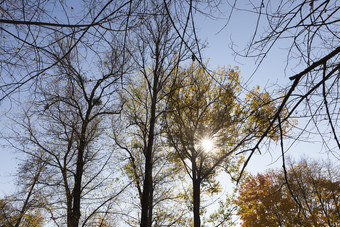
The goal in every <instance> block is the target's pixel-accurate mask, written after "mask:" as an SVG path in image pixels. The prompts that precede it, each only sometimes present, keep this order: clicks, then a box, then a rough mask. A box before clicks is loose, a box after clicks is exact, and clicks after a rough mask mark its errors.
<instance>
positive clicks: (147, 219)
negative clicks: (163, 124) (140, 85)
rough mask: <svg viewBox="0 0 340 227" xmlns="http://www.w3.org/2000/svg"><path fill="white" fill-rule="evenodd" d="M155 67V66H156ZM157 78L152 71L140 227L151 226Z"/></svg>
mask: <svg viewBox="0 0 340 227" xmlns="http://www.w3.org/2000/svg"><path fill="white" fill-rule="evenodd" d="M156 68H157V66H156ZM158 78H159V76H158V75H157V72H155V73H154V81H153V87H152V97H151V101H152V102H151V115H150V126H149V135H148V144H147V147H146V150H145V178H144V185H143V195H142V217H141V224H140V226H141V227H151V224H152V203H153V179H152V169H153V161H152V151H153V143H154V139H155V124H156V103H157V93H158V88H157V86H158Z"/></svg>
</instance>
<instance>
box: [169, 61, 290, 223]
mask: <svg viewBox="0 0 340 227" xmlns="http://www.w3.org/2000/svg"><path fill="white" fill-rule="evenodd" d="M239 74H240V72H239V70H238V68H237V67H236V68H228V69H225V68H219V69H217V70H216V72H215V73H211V74H208V73H207V72H206V71H205V70H204V68H203V67H201V66H200V65H198V64H195V63H193V64H192V65H191V66H190V67H189V68H181V67H180V68H179V71H178V77H177V80H176V83H175V84H174V86H173V87H174V88H173V90H172V91H171V92H170V93H171V95H169V96H168V102H167V107H166V108H167V114H166V115H164V116H165V117H164V122H165V123H164V124H165V130H166V132H167V136H168V141H169V144H170V146H172V147H173V148H174V149H175V151H176V155H177V159H178V161H179V162H181V163H182V164H183V165H184V167H185V170H186V172H187V174H188V175H189V176H190V179H191V181H192V203H193V214H194V226H195V227H196V226H197V227H199V226H201V220H200V207H201V202H200V197H201V191H202V187H203V186H208V185H210V188H209V187H205V188H208V189H209V190H208V191H211V192H216V191H218V184H217V182H215V180H214V176H216V173H217V172H218V170H219V169H220V168H221V167H223V168H224V169H225V170H227V171H228V172H230V173H231V174H232V175H234V176H235V172H236V173H237V171H238V168H235V167H236V166H239V165H238V164H239V161H238V159H239V158H240V156H241V155H239V156H236V155H235V154H236V152H239V151H240V148H241V147H242V148H244V146H245V145H247V144H249V143H251V141H252V140H253V139H254V138H256V137H257V135H258V134H259V133H261V132H262V131H263V129H264V128H265V126H266V124H268V121H267V119H270V117H271V114H272V112H273V111H274V110H275V109H276V105H275V101H273V100H271V98H270V96H269V94H268V93H261V92H260V91H259V90H258V89H255V90H253V91H252V92H250V93H249V94H247V96H246V97H247V98H246V100H245V103H246V105H244V103H242V102H241V99H240V96H241V95H240V92H241V84H240V78H239V77H240V75H239ZM284 128H285V131H286V130H287V129H288V125H285V127H284ZM277 133H278V131H277V130H276V131H274V130H273V131H271V133H270V135H271V136H270V138H272V139H277ZM241 157H242V156H241Z"/></svg>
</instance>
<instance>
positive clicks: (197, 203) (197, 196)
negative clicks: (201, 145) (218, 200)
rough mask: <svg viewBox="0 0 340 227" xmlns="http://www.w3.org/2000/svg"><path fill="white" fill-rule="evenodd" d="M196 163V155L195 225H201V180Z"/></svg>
mask: <svg viewBox="0 0 340 227" xmlns="http://www.w3.org/2000/svg"><path fill="white" fill-rule="evenodd" d="M197 173H198V170H197V165H196V156H195V155H193V158H192V187H193V198H192V199H193V209H194V227H200V226H201V219H200V203H201V182H200V179H199V176H198V174H197Z"/></svg>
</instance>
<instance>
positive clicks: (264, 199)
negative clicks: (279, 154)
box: [236, 160, 340, 226]
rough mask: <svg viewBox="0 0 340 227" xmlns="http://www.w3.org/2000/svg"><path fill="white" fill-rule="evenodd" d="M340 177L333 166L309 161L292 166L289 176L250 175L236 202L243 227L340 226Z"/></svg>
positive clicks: (272, 173) (274, 172)
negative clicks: (263, 226)
mask: <svg viewBox="0 0 340 227" xmlns="http://www.w3.org/2000/svg"><path fill="white" fill-rule="evenodd" d="M286 177H287V178H286ZM339 177H340V175H339V171H338V170H337V169H336V168H334V167H333V166H331V165H329V164H325V163H321V162H312V161H306V160H303V161H301V162H299V163H298V164H294V163H290V164H289V169H288V174H287V175H286V176H285V174H284V172H283V171H282V170H268V171H266V172H265V173H263V174H260V173H259V174H257V175H256V176H253V175H250V176H249V177H248V178H246V179H245V180H244V182H243V183H242V184H241V185H240V191H239V196H238V198H237V200H236V203H237V204H238V205H239V207H240V209H239V214H240V216H241V220H242V221H243V223H242V225H243V226H262V225H265V226H336V225H337V224H338V222H339V218H340V209H339V208H340V185H339ZM286 181H287V182H288V183H286Z"/></svg>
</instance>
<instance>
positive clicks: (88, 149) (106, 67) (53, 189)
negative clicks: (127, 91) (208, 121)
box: [13, 38, 127, 226]
mask: <svg viewBox="0 0 340 227" xmlns="http://www.w3.org/2000/svg"><path fill="white" fill-rule="evenodd" d="M72 45H73V39H72V38H69V39H62V40H59V41H58V42H57V43H56V46H55V47H54V51H55V52H54V57H55V58H57V59H56V62H58V60H59V58H61V57H62V56H66V55H67V54H65V52H68V50H69V49H70V48H71V47H72ZM115 48H116V49H112V50H110V52H108V55H107V61H106V62H99V63H98V64H99V65H102V72H97V73H98V74H97V75H96V74H92V75H88V74H87V73H88V72H83V70H82V67H81V64H82V62H81V60H80V58H79V53H78V52H77V51H76V50H74V51H73V52H71V53H69V54H68V55H67V57H64V58H63V59H62V60H60V61H59V63H58V65H57V69H56V70H55V72H51V73H49V74H46V75H44V77H45V78H43V79H41V80H39V86H38V87H37V90H36V91H35V92H36V93H35V94H36V99H35V100H33V102H32V104H31V105H30V107H29V109H28V110H26V111H25V115H24V118H23V119H20V121H18V120H17V121H16V123H17V125H20V126H21V127H22V129H23V132H22V130H20V131H18V132H17V133H18V134H16V135H15V137H14V138H15V139H16V140H17V142H16V143H13V145H14V146H15V147H16V148H17V149H19V150H20V151H22V152H24V153H26V154H27V155H28V156H29V157H34V158H36V159H38V160H39V163H42V164H43V165H44V168H45V170H44V171H43V172H42V173H41V175H40V176H39V178H38V179H37V183H36V184H37V186H39V190H40V191H41V193H43V195H42V197H43V199H45V200H46V203H47V204H46V205H45V206H44V208H45V210H47V211H48V212H50V215H51V218H52V220H54V221H56V223H57V222H59V221H62V219H64V220H67V225H68V226H78V225H79V224H80V223H82V225H85V224H86V223H87V222H89V221H90V220H91V219H92V218H96V217H95V215H96V214H97V213H98V212H99V211H101V210H102V208H105V207H106V205H108V204H110V203H111V202H112V200H113V198H115V197H116V195H117V193H118V191H119V190H114V189H113V188H112V189H111V190H110V191H109V192H105V190H104V188H105V187H112V185H111V184H108V183H107V182H109V180H112V178H113V176H114V175H112V174H110V173H111V172H112V171H113V169H111V168H112V166H111V162H112V154H113V151H114V148H113V147H110V146H109V145H107V143H108V141H107V139H106V138H105V135H106V133H107V129H108V128H107V127H106V126H105V124H107V123H108V117H109V116H111V115H115V114H119V113H120V110H121V105H122V103H120V102H119V100H118V90H119V89H120V85H119V84H120V81H121V80H122V67H125V66H127V64H124V63H126V61H125V60H126V59H123V57H122V54H121V53H118V50H119V48H121V46H119V44H118V43H116V44H115ZM126 68H127V67H126ZM93 73H96V72H93ZM123 74H124V73H123ZM14 133H15V132H14ZM27 178H28V179H30V178H29V177H27ZM23 180H27V179H23ZM98 192H100V196H95V195H96V193H98ZM49 194H50V195H49ZM81 212H83V215H82V213H81Z"/></svg>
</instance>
